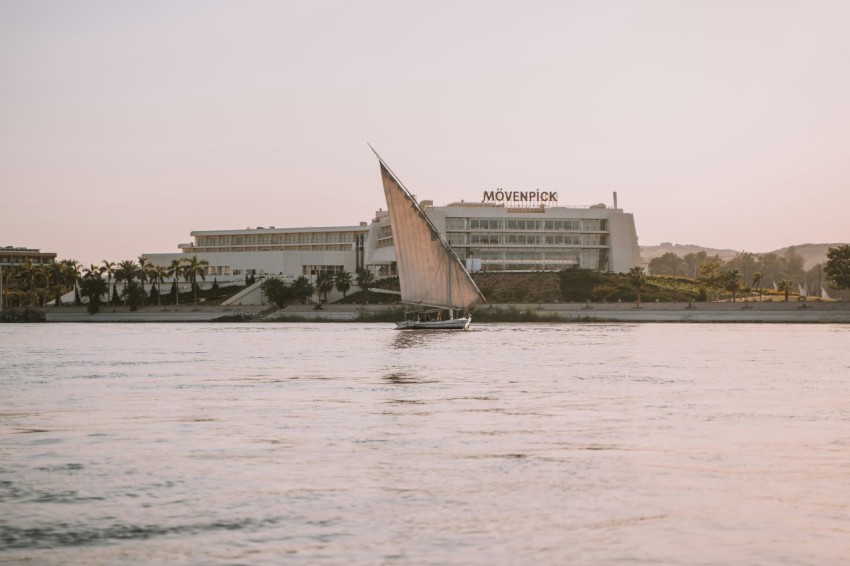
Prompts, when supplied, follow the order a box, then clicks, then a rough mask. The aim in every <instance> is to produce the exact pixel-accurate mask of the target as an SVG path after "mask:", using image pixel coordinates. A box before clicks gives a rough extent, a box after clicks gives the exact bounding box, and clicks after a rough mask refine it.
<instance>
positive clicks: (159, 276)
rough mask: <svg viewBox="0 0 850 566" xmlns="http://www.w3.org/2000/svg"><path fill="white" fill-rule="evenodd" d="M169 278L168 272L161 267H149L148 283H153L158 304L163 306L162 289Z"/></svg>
mask: <svg viewBox="0 0 850 566" xmlns="http://www.w3.org/2000/svg"><path fill="white" fill-rule="evenodd" d="M166 277H168V270H167V269H166V268H165V267H163V266H161V265H150V264H149V265H148V281H150V282H151V290H153V289H156V304H157V305H158V306H160V305H162V291H161V289H160V287H161V286H162V284H163V283H165V278H166Z"/></svg>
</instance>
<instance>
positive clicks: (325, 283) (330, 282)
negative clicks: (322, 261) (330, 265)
mask: <svg viewBox="0 0 850 566" xmlns="http://www.w3.org/2000/svg"><path fill="white" fill-rule="evenodd" d="M333 288H334V276H333V273H330V272H329V271H322V272H320V273H319V274H318V275H317V276H316V290H317V291H319V297H320V299H321V297H322V296H324V302H325V303H327V302H328V293H330V292H331V291H333Z"/></svg>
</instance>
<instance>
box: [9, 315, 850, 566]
mask: <svg viewBox="0 0 850 566" xmlns="http://www.w3.org/2000/svg"><path fill="white" fill-rule="evenodd" d="M848 339H850V328H848V327H847V326H785V325H763V326H758V325H697V324H692V325H593V324H574V325H567V324H563V325H529V324H526V325H510V324H499V325H483V324H478V325H476V326H475V327H474V328H473V330H471V331H470V332H457V333H454V332H437V331H431V332H402V331H396V330H394V329H393V328H392V325H381V324H373V325H368V324H338V325H337V324H312V325H311V324H274V325H273V324H238V325H236V324H234V325H224V324H221V325H204V324H192V325H181V324H170V325H152V324H150V325H108V324H104V325H60V324H50V325H0V509H2V512H0V562H9V563H38V564H67V563H174V562H188V563H227V564H234V563H250V564H264V563H267V564H279V563H281V562H292V561H299V562H302V563H333V564H336V563H343V562H345V563H349V562H353V563H364V564H373V563H417V564H419V563H439V564H469V563H490V562H496V563H506V562H507V563H525V562H534V561H542V562H545V563H581V564H620V563H623V562H632V563H638V564H641V563H643V564H659V563H661V564H668V563H675V564H705V563H736V564H747V563H750V564H774V563H794V564H797V563H809V564H833V563H841V562H842V561H843V560H844V557H845V556H847V555H848V554H850V539H848V537H847V527H846V520H847V516H848V513H850V502H848V501H847V498H846V497H843V495H842V494H843V493H844V492H845V491H846V489H845V484H846V471H847V469H848V468H850V446H849V445H848V444H850V442H848V440H847V438H848V437H847V423H848V422H849V421H850V406H848V405H847V403H846V402H845V400H846V399H847V398H850V397H848V393H850V382H848V380H847V378H846V377H847V370H848V368H850V353H848V349H847V347H846V344H847V342H848Z"/></svg>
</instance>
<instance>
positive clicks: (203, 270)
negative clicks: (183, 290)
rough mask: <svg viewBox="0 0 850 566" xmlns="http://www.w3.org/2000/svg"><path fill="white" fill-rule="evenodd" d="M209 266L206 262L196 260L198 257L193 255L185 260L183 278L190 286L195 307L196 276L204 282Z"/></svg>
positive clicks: (196, 301)
mask: <svg viewBox="0 0 850 566" xmlns="http://www.w3.org/2000/svg"><path fill="white" fill-rule="evenodd" d="M209 264H210V262H208V261H207V260H205V259H198V256H196V255H193V256H192V257H190V258H189V259H187V260H186V263H185V265H184V267H183V278H184V279H186V281H189V282H190V283H191V284H192V296H193V298H194V302H195V304H196V305H197V304H198V276H199V275H200V276H201V281H206V278H207V266H208V265H209Z"/></svg>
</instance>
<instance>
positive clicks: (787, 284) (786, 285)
mask: <svg viewBox="0 0 850 566" xmlns="http://www.w3.org/2000/svg"><path fill="white" fill-rule="evenodd" d="M778 288H779V290H780V291H784V292H785V302H786V303H787V302H788V294H789V293H790V292H791V291H792V290H793V289H794V282H793V281H791V280H790V279H783V280H782V281H780V282H779V285H778Z"/></svg>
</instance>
